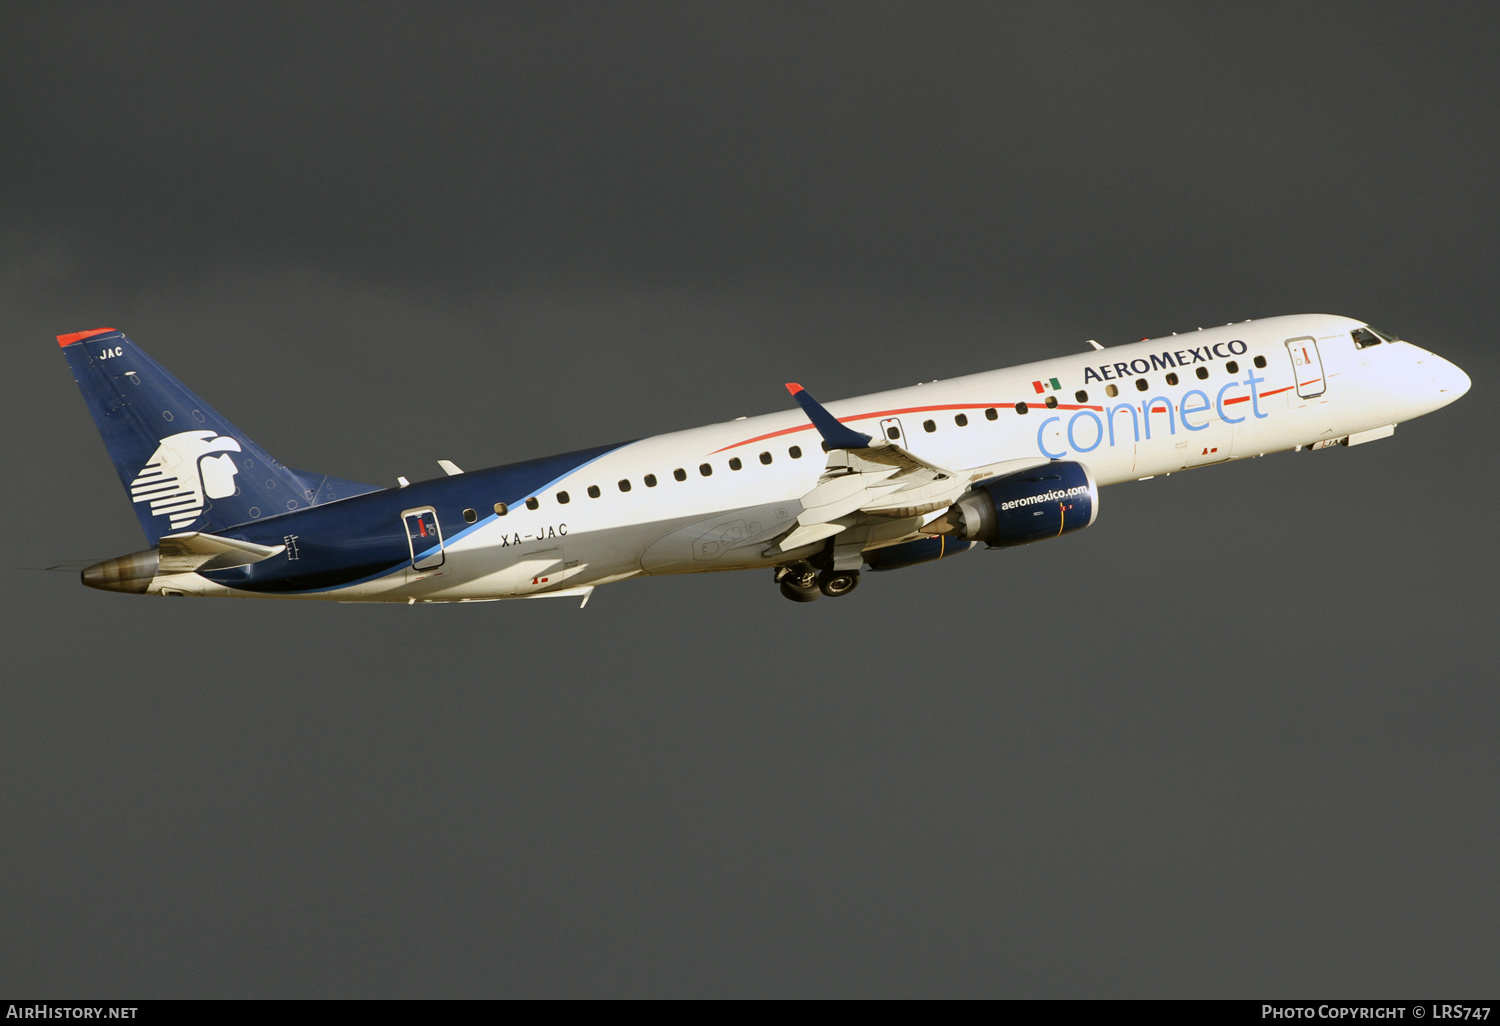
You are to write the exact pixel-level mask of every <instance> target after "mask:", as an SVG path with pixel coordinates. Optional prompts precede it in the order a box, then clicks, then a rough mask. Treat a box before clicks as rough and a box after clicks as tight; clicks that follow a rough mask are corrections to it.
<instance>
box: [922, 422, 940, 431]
mask: <svg viewBox="0 0 1500 1026" xmlns="http://www.w3.org/2000/svg"><path fill="white" fill-rule="evenodd" d="M922 430H923V431H926V432H927V433H928V434H931V433H932V432H934V431H936V430H937V425H936V424H934V423H933V422H932V421H930V420H924V421H922Z"/></svg>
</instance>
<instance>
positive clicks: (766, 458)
mask: <svg viewBox="0 0 1500 1026" xmlns="http://www.w3.org/2000/svg"><path fill="white" fill-rule="evenodd" d="M760 461H761V462H762V463H764V464H765V465H766V466H770V465H771V454H770V453H768V452H763V453H761V454H760Z"/></svg>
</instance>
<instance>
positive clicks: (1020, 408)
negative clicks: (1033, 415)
mask: <svg viewBox="0 0 1500 1026" xmlns="http://www.w3.org/2000/svg"><path fill="white" fill-rule="evenodd" d="M1030 408H1031V407H1029V406H1027V405H1026V404H1025V403H1016V412H1017V413H1025V412H1026V411H1027V410H1029V409H1030Z"/></svg>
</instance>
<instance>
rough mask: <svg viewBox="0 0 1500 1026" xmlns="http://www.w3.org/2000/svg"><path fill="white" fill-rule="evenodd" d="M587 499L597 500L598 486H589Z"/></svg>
mask: <svg viewBox="0 0 1500 1026" xmlns="http://www.w3.org/2000/svg"><path fill="white" fill-rule="evenodd" d="M589 498H591V499H597V498H599V486H598V485H589Z"/></svg>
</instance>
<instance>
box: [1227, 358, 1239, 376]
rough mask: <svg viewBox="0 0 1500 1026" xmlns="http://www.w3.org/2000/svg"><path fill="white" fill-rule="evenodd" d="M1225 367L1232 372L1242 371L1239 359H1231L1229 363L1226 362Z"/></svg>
mask: <svg viewBox="0 0 1500 1026" xmlns="http://www.w3.org/2000/svg"><path fill="white" fill-rule="evenodd" d="M1224 369H1225V370H1227V371H1228V372H1229V373H1231V374H1238V373H1239V372H1240V364H1239V361H1238V360H1230V361H1229V362H1228V363H1226V364H1225V365H1224Z"/></svg>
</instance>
